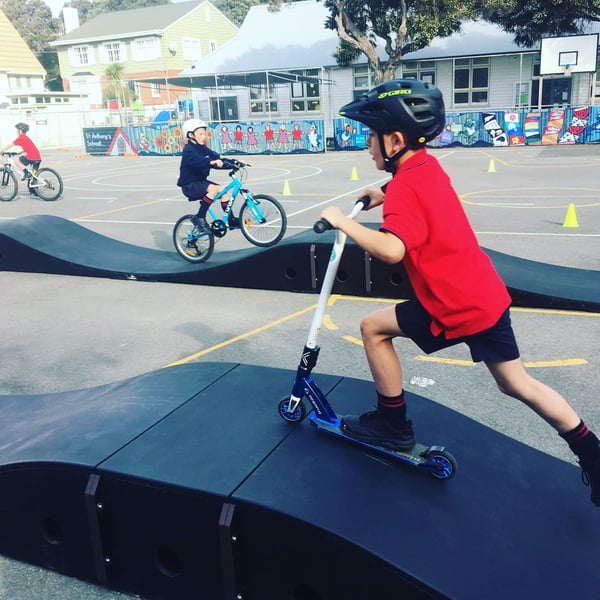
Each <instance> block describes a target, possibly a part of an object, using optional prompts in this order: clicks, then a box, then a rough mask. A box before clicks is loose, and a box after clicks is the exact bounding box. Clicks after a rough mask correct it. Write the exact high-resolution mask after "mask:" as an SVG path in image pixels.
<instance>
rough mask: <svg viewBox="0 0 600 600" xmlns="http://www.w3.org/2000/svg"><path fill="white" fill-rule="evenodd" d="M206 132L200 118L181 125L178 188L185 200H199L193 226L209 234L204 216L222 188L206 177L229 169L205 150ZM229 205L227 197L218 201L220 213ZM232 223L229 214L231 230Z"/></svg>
mask: <svg viewBox="0 0 600 600" xmlns="http://www.w3.org/2000/svg"><path fill="white" fill-rule="evenodd" d="M206 129H207V124H206V123H205V122H204V121H202V120H200V119H189V120H187V121H186V122H185V123H184V124H183V135H184V137H185V140H186V144H185V146H184V148H183V153H182V155H181V163H180V165H179V179H178V180H177V185H178V186H179V187H180V188H181V191H182V192H183V193H184V195H185V196H187V198H188V200H190V201H191V200H199V201H200V208H199V209H198V214H197V215H196V219H195V224H196V225H198V226H199V227H201V228H202V229H204V230H205V231H207V232H209V233H210V231H211V229H210V226H209V225H208V224H207V222H206V213H207V212H208V209H209V207H210V205H211V204H212V202H213V198H214V197H215V196H216V195H217V194H218V193H219V192H220V191H221V190H222V189H223V188H224V187H225V186H223V185H219V184H218V183H215V182H214V181H210V180H209V179H208V176H209V174H210V170H211V169H224V168H225V169H226V168H228V166H227V164H226V163H225V162H224V159H223V157H221V155H220V154H218V153H217V152H215V151H214V150H211V149H210V148H209V147H208V145H207V143H206V141H207V131H206ZM228 203H229V197H227V196H224V197H223V198H222V199H221V206H222V207H223V210H226V209H227V206H228ZM234 220H236V219H235V218H234V217H233V215H231V216H230V217H229V226H230V227H235V226H236V225H237V223H235V222H234Z"/></svg>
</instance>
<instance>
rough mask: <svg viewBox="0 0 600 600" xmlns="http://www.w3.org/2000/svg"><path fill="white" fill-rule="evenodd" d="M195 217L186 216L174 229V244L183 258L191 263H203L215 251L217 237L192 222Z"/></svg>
mask: <svg viewBox="0 0 600 600" xmlns="http://www.w3.org/2000/svg"><path fill="white" fill-rule="evenodd" d="M194 216H195V215H184V216H183V217H181V218H180V219H179V220H178V221H177V223H175V226H174V227H173V244H174V245H175V250H177V253H178V254H179V256H181V257H182V258H185V260H187V261H188V262H191V263H196V264H197V263H203V262H204V261H206V260H208V259H209V258H210V257H211V255H212V253H213V251H214V249H215V236H214V235H213V234H212V233H207V232H206V231H204V230H202V229H200V228H199V227H197V226H196V225H194V223H193V222H192V218H193V217H194Z"/></svg>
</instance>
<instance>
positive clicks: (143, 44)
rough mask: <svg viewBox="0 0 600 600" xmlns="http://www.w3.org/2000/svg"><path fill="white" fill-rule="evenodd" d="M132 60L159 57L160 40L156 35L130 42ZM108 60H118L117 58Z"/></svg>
mask: <svg viewBox="0 0 600 600" xmlns="http://www.w3.org/2000/svg"><path fill="white" fill-rule="evenodd" d="M131 58H132V60H137V61H141V60H156V59H157V58H160V41H159V39H158V38H157V37H144V38H137V39H136V40H133V41H132V42H131ZM110 62H119V61H118V60H115V61H110Z"/></svg>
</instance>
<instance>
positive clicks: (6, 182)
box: [0, 169, 19, 202]
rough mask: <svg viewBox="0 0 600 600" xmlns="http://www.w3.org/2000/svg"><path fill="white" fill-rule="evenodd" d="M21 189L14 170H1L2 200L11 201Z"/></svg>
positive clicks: (0, 193) (0, 194)
mask: <svg viewBox="0 0 600 600" xmlns="http://www.w3.org/2000/svg"><path fill="white" fill-rule="evenodd" d="M18 191H19V184H18V183H17V178H16V177H15V174H14V173H13V172H9V171H6V170H5V169H2V170H0V201H2V202H10V201H11V200H12V199H13V198H14V197H15V196H16V195H17V192H18Z"/></svg>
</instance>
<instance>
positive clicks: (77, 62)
mask: <svg viewBox="0 0 600 600" xmlns="http://www.w3.org/2000/svg"><path fill="white" fill-rule="evenodd" d="M71 58H72V61H71V63H72V65H73V66H74V67H81V66H83V65H90V64H91V63H92V61H91V51H90V47H89V46H73V48H72V49H71Z"/></svg>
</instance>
